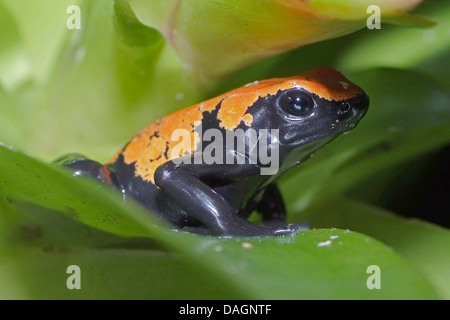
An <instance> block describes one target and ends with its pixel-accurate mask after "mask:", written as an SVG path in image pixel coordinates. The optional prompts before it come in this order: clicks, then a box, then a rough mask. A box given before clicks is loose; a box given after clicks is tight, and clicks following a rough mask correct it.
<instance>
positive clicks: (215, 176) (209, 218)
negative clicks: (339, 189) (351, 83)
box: [63, 88, 369, 236]
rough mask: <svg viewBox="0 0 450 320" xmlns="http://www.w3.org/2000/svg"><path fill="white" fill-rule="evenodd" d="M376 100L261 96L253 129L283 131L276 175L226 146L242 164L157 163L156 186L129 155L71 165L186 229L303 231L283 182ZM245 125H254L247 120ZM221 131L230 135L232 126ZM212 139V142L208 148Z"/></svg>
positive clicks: (213, 118)
mask: <svg viewBox="0 0 450 320" xmlns="http://www.w3.org/2000/svg"><path fill="white" fill-rule="evenodd" d="M368 105H369V99H368V97H367V95H366V94H365V93H361V94H359V95H357V96H355V97H353V98H351V99H347V100H344V101H336V102H335V101H328V100H326V99H323V98H320V97H318V96H317V95H316V94H314V93H309V92H307V91H305V90H304V89H301V88H294V89H289V90H287V91H279V92H278V93H277V94H276V95H268V96H267V97H265V98H260V99H259V100H258V101H256V102H255V103H254V104H253V105H252V106H251V107H250V108H249V109H248V112H249V113H251V114H252V115H253V123H252V125H251V127H252V128H253V129H269V130H270V129H278V130H279V144H277V145H276V146H277V147H278V148H279V163H280V168H279V170H278V172H277V173H276V174H274V175H261V168H262V167H264V166H263V165H262V164H261V163H260V162H259V159H258V162H257V163H252V162H250V161H249V159H248V157H249V153H248V152H246V154H245V155H239V156H237V155H236V153H235V152H233V151H234V150H227V148H226V147H224V150H223V151H224V152H223V155H224V160H225V157H226V156H227V155H230V154H231V155H232V156H233V157H234V159H235V160H236V161H235V163H234V164H206V163H203V162H202V161H201V160H199V162H196V161H195V160H196V159H194V158H191V159H190V160H191V162H190V163H191V164H189V163H186V164H185V163H179V162H174V161H168V162H166V163H164V164H162V165H161V166H159V167H158V168H157V170H156V172H155V176H154V178H155V184H153V183H151V182H147V181H144V180H142V179H141V178H140V177H138V176H135V170H134V165H127V164H125V163H124V161H123V157H122V156H120V157H119V158H118V160H116V161H115V163H113V164H111V165H109V166H108V167H105V166H104V165H102V164H100V163H97V162H95V161H92V160H88V159H83V158H81V159H76V160H74V159H71V160H69V161H65V162H63V164H64V165H65V166H67V167H69V168H70V169H72V170H73V172H74V175H77V176H78V175H85V176H90V177H93V178H95V179H97V180H99V181H101V182H103V183H106V184H108V185H110V186H112V187H113V188H116V189H118V190H119V191H121V192H122V194H125V195H126V196H131V197H133V198H135V199H136V200H138V201H139V202H140V203H141V204H143V205H144V206H145V207H147V208H148V209H150V211H152V212H154V213H156V214H158V215H159V216H160V217H161V218H163V219H164V220H166V221H168V222H170V223H171V224H172V225H173V226H174V227H176V228H178V229H181V230H184V231H189V232H194V233H201V234H215V235H219V236H274V235H288V234H295V233H297V232H298V231H299V230H302V229H303V228H304V225H297V224H291V225H286V210H285V206H284V203H283V199H282V196H281V194H280V192H279V190H278V187H277V185H276V183H275V180H276V179H277V178H278V177H279V176H280V175H281V174H283V173H284V172H285V171H286V170H288V169H289V168H291V167H293V166H295V165H297V164H299V163H301V162H303V161H305V160H307V159H308V158H309V157H310V155H311V154H312V153H313V152H314V151H315V150H317V149H319V148H320V147H322V146H323V145H325V144H327V143H329V142H330V141H331V140H333V139H334V138H336V137H337V136H338V135H340V134H342V133H344V132H346V131H349V130H351V129H352V128H353V127H355V126H356V125H357V123H358V122H359V120H360V119H361V118H362V117H363V116H364V114H365V113H366V111H367V108H368ZM219 108H220V105H219V106H217V108H216V110H215V111H213V112H212V113H209V112H205V114H204V117H203V120H202V130H203V132H205V130H207V129H209V128H216V129H218V128H219V127H220V126H219V122H218V120H217V110H218V109H219ZM238 128H242V129H243V130H245V129H248V127H246V126H245V125H244V124H243V123H241V125H239V127H238ZM221 132H222V133H223V134H225V130H224V129H221ZM224 137H225V136H224ZM224 141H225V140H224ZM246 143H247V145H246V146H247V147H249V146H248V141H246ZM207 145H208V144H207V143H204V146H203V147H204V148H205V147H206V146H207ZM272 147H274V146H272ZM246 150H247V151H248V150H249V149H246ZM238 157H241V160H242V159H244V161H243V162H244V164H237V158H238ZM186 160H187V159H186ZM197 160H198V159H197ZM195 163H200V164H195ZM222 163H229V162H225V161H223V162H222ZM255 210H256V211H257V212H258V213H259V214H261V216H262V220H263V225H262V226H260V225H256V224H254V223H251V222H249V221H247V220H246V219H247V218H248V216H249V215H250V214H251V213H252V212H253V211H255Z"/></svg>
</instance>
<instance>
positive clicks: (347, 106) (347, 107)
mask: <svg viewBox="0 0 450 320" xmlns="http://www.w3.org/2000/svg"><path fill="white" fill-rule="evenodd" d="M350 110H352V106H351V105H350V103H348V102H344V103H342V104H341V106H340V107H339V108H338V110H337V114H338V115H340V116H343V115H345V114H347V113H348V112H350Z"/></svg>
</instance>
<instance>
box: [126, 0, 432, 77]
mask: <svg viewBox="0 0 450 320" xmlns="http://www.w3.org/2000/svg"><path fill="white" fill-rule="evenodd" d="M420 2H421V1H420V0H414V1H347V0H333V1H327V0H325V1H324V0H313V1H295V0H270V1H264V2H261V1H238V0H196V1H192V0H191V1H181V2H180V1H164V3H163V4H162V3H161V1H158V0H130V1H129V3H130V5H131V7H132V9H133V11H134V13H135V14H136V16H137V17H138V18H139V20H140V21H142V23H144V24H145V25H147V26H150V27H153V28H156V29H158V30H159V31H160V32H161V33H162V34H163V35H164V36H165V38H166V40H167V41H168V42H169V43H171V44H172V46H173V48H174V50H175V51H176V52H177V54H178V55H179V56H180V58H181V60H182V61H183V62H184V63H185V65H186V67H187V69H188V70H189V71H190V72H191V73H193V74H194V75H195V77H196V79H197V80H198V81H199V82H200V83H202V84H204V85H205V84H206V85H207V84H208V83H209V82H210V81H211V80H214V79H217V78H220V77H222V76H224V75H227V74H230V73H231V72H234V71H236V70H239V69H240V68H242V67H244V66H247V65H249V64H251V63H254V62H255V61H258V60H261V59H264V58H268V57H272V56H275V55H278V54H280V53H283V52H287V51H289V50H292V49H294V48H298V47H300V46H304V45H307V44H310V43H315V42H318V41H323V40H326V39H332V38H336V37H339V36H343V35H346V34H349V33H352V32H354V31H357V30H359V29H362V28H364V27H365V26H366V20H367V19H368V18H369V16H370V13H371V11H370V10H369V11H368V8H369V7H370V6H371V5H378V8H379V9H380V10H381V12H380V14H381V13H382V17H383V18H385V17H386V18H388V17H389V19H391V20H387V19H386V20H384V21H394V22H396V23H397V24H403V25H404V24H405V21H406V22H407V23H406V24H408V25H413V26H423V25H424V21H426V22H427V23H425V25H429V24H430V23H428V21H427V20H425V19H423V20H420V19H419V18H412V17H409V18H406V19H405V17H406V14H405V12H408V11H409V10H411V9H413V8H414V7H415V6H417V4H419V3H420ZM192 17H195V19H192ZM400 17H401V18H400ZM396 18H397V19H396ZM194 21H195V22H194ZM402 21H403V23H401V22H402ZM204 30H208V32H203V31H204Z"/></svg>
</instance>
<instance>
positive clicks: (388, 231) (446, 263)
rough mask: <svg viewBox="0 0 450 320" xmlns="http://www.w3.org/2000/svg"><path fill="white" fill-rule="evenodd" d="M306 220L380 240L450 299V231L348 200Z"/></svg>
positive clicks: (320, 211)
mask: <svg viewBox="0 0 450 320" xmlns="http://www.w3.org/2000/svg"><path fill="white" fill-rule="evenodd" d="M305 219H307V220H308V221H310V222H311V223H312V224H313V225H315V226H317V227H322V228H326V227H330V226H334V227H337V228H348V229H350V230H358V231H359V232H362V233H364V234H367V235H370V236H372V237H375V238H377V239H379V240H380V241H382V242H383V243H385V244H387V245H389V246H390V247H392V248H393V249H394V250H395V251H396V252H398V253H399V254H401V255H402V256H403V257H404V258H405V259H406V260H407V261H409V262H410V263H411V265H412V266H414V267H415V268H416V269H418V270H420V271H421V272H422V273H423V274H424V275H425V276H426V277H427V279H428V280H429V281H430V283H431V284H432V285H433V286H434V288H435V289H436V290H437V292H438V293H439V296H440V298H441V299H446V300H448V299H449V298H450V281H449V280H450V255H449V251H448V248H449V245H450V232H449V230H448V229H444V228H441V227H438V226H436V225H433V224H430V223H426V222H423V221H420V220H416V219H405V218H402V217H399V216H396V215H395V214H393V213H392V212H388V211H385V210H382V209H379V208H376V207H371V206H369V205H367V204H364V203H360V202H356V201H350V200H345V199H342V200H338V201H333V206H332V208H330V207H327V206H321V207H319V208H317V209H316V210H313V211H309V212H308V213H307V214H306V215H305Z"/></svg>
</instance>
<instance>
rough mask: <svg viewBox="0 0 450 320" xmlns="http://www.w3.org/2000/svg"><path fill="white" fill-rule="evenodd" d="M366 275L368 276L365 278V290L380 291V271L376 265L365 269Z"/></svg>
mask: <svg viewBox="0 0 450 320" xmlns="http://www.w3.org/2000/svg"><path fill="white" fill-rule="evenodd" d="M366 273H367V274H370V276H369V277H368V278H367V281H366V286H367V289H369V290H373V289H378V290H379V289H381V269H380V267H379V266H377V265H376V264H373V265H370V266H368V267H367V269H366Z"/></svg>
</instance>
